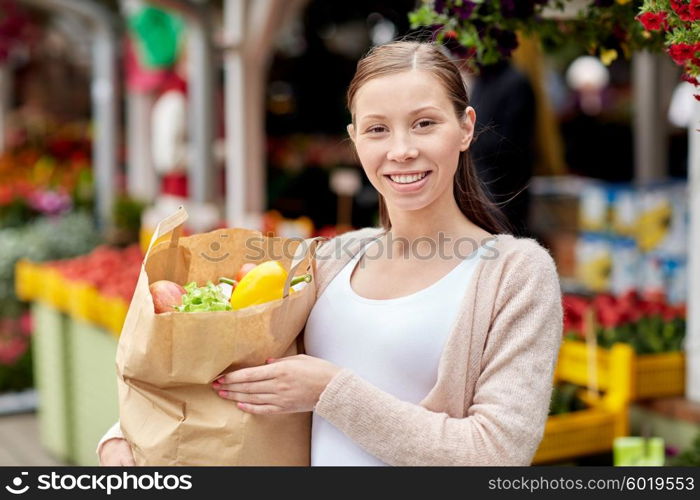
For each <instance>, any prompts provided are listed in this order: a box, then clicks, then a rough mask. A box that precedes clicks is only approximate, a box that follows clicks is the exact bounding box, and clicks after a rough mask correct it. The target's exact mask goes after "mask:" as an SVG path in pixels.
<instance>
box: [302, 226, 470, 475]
mask: <svg viewBox="0 0 700 500" xmlns="http://www.w3.org/2000/svg"><path fill="white" fill-rule="evenodd" d="M375 242H376V240H373V241H371V242H369V243H368V244H367V245H365V247H364V248H363V250H362V251H360V252H358V254H357V255H355V256H354V257H353V258H352V259H351V260H350V262H349V263H348V264H347V265H345V266H344V267H343V269H341V271H340V272H339V273H338V274H337V275H336V276H335V278H333V280H332V281H331V282H330V283H329V284H328V287H327V288H326V289H325V290H324V292H323V294H321V296H320V297H319V298H318V300H317V301H316V304H315V305H314V307H313V309H312V310H311V313H310V315H309V318H308V321H307V323H306V330H305V333H304V342H305V348H306V353H307V354H308V355H310V356H316V357H319V358H322V359H326V360H328V361H330V362H332V363H334V364H336V365H338V366H340V367H343V368H349V369H350V370H352V371H353V372H354V373H355V374H357V375H358V376H360V377H362V378H363V379H365V380H367V381H368V382H369V383H371V384H373V385H374V386H376V387H377V388H379V389H381V390H383V391H385V392H387V393H389V394H392V395H393V396H395V397H397V398H398V399H400V400H402V401H407V402H410V403H414V404H418V403H419V402H420V401H422V400H423V399H424V398H425V397H426V396H427V395H428V393H429V392H430V390H431V389H432V388H433V386H434V385H435V384H436V383H437V373H438V363H439V360H440V355H441V353H442V350H443V346H444V344H445V342H446V341H447V338H448V336H449V334H450V332H451V331H452V327H453V324H454V322H455V321H456V320H457V312H458V311H459V305H460V303H461V301H462V300H463V298H464V295H465V294H466V292H467V288H468V286H469V283H470V282H471V276H472V273H473V271H474V268H475V267H476V264H477V263H478V262H479V257H480V256H481V254H482V253H483V252H482V250H483V248H484V247H483V246H482V247H480V248H479V250H478V251H477V252H475V253H474V254H472V255H471V256H470V257H468V258H465V259H464V260H463V261H462V262H460V263H459V264H458V265H457V266H456V267H454V268H453V269H452V270H451V271H450V272H449V273H448V274H446V275H445V276H443V277H442V278H440V279H439V280H438V281H437V282H435V283H433V284H432V285H430V286H428V287H427V288H424V289H422V290H419V291H418V292H415V293H412V294H410V295H406V296H403V297H398V298H395V299H386V300H378V299H368V298H365V297H362V296H360V295H358V294H357V293H355V291H354V290H353V288H352V287H351V285H350V276H351V274H352V272H353V270H354V269H355V266H356V264H357V262H358V261H359V259H360V258H361V257H362V255H363V253H364V252H365V251H367V249H368V248H369V247H370V246H371V245H373V244H375ZM377 279H382V277H381V276H377ZM311 465H312V466H318V465H362V466H369V465H385V464H384V463H383V462H381V461H380V460H379V459H377V458H375V457H374V456H372V455H370V454H369V453H367V452H366V451H364V450H363V449H362V448H360V446H358V445H357V444H355V443H354V442H353V441H352V440H351V439H350V438H348V437H347V436H346V435H345V434H343V433H342V432H340V431H339V430H338V429H336V428H335V427H333V426H332V425H331V424H330V423H328V422H327V421H326V420H324V419H323V418H321V417H319V416H318V415H316V414H315V413H314V415H313V424H312V429H311Z"/></svg>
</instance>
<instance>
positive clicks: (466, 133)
mask: <svg viewBox="0 0 700 500" xmlns="http://www.w3.org/2000/svg"><path fill="white" fill-rule="evenodd" d="M475 125H476V111H474V108H472V107H471V106H468V107H467V109H465V110H464V119H463V120H462V122H461V123H460V127H461V129H462V140H461V141H460V145H459V150H460V151H466V150H467V149H469V145H470V144H471V143H472V139H473V138H474V127H475Z"/></svg>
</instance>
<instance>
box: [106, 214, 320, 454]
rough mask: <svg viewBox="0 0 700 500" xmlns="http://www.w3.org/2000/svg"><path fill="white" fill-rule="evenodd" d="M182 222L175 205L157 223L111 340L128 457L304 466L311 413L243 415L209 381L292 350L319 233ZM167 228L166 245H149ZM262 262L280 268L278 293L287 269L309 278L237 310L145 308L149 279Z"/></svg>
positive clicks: (212, 274) (186, 278)
mask: <svg viewBox="0 0 700 500" xmlns="http://www.w3.org/2000/svg"><path fill="white" fill-rule="evenodd" d="M186 219H187V214H186V212H185V210H184V209H183V208H182V207H181V208H180V209H179V210H178V212H177V213H175V214H173V215H172V216H170V217H168V218H166V219H165V220H163V221H162V222H161V223H160V224H158V227H157V228H156V232H155V234H154V235H153V239H152V240H151V245H150V246H149V250H148V251H147V252H146V256H145V258H144V263H143V266H142V268H141V274H140V276H139V280H138V283H137V285H136V291H135V293H134V296H133V298H132V301H131V305H130V307H129V312H128V314H127V317H126V321H125V323H124V327H123V329H122V332H121V337H120V339H119V346H118V350H117V374H118V388H119V403H120V409H119V414H120V422H121V427H122V430H123V432H124V435H125V437H126V439H127V440H128V441H129V443H130V444H131V446H132V449H133V452H134V458H135V460H136V463H137V465H308V464H309V452H310V425H311V421H310V417H311V414H310V413H292V414H284V415H251V414H248V413H244V412H242V411H240V410H239V409H238V408H237V407H236V405H235V403H233V402H232V401H229V400H224V399H222V398H220V397H219V396H217V395H216V394H215V392H214V390H213V389H212V387H211V383H212V382H213V381H214V380H215V379H216V378H218V376H219V375H221V374H222V373H224V372H227V371H230V370H234V369H238V368H242V367H248V366H257V365H261V364H263V363H264V362H265V360H266V359H267V358H269V357H281V356H285V355H292V354H296V353H297V352H298V351H297V345H296V342H295V341H296V340H297V336H298V335H299V333H300V332H301V330H302V329H303V327H304V325H305V323H306V319H307V317H308V315H309V312H310V310H311V307H312V306H313V303H314V300H315V295H316V294H315V288H316V276H315V266H314V261H313V249H314V248H315V245H316V243H317V242H318V240H319V238H313V239H308V240H304V241H299V240H292V239H284V238H267V237H263V236H262V235H261V233H259V232H257V231H252V230H247V229H222V230H217V231H212V232H210V233H206V234H198V235H194V236H189V237H184V238H180V234H181V229H182V223H183V222H185V220H186ZM169 232H172V236H171V238H170V241H169V242H167V241H166V242H163V243H160V244H158V245H155V246H154V245H153V242H154V241H155V240H156V239H158V238H159V237H161V236H162V235H165V234H167V233H169ZM291 256H293V258H292V257H291ZM269 259H274V260H279V261H280V262H281V263H282V265H283V266H284V267H285V269H287V270H289V277H288V279H287V283H286V284H285V292H287V293H288V291H289V284H290V281H291V278H292V277H293V276H294V275H295V274H303V273H305V272H311V273H312V281H311V283H308V284H307V285H306V287H305V288H303V289H302V290H300V291H298V292H296V293H291V294H289V295H287V293H285V294H284V297H285V298H282V299H280V300H275V301H272V302H268V303H266V304H260V305H257V306H251V307H248V308H244V309H241V310H238V311H216V312H186V313H185V312H183V313H181V312H172V313H163V314H155V313H154V309H153V299H152V296H151V294H150V292H149V289H148V287H149V284H150V283H153V282H154V281H157V280H161V279H167V280H170V281H174V282H176V283H179V284H180V285H184V284H186V283H188V282H190V281H196V282H197V285H198V286H202V285H204V284H206V282H207V281H208V280H211V281H212V282H214V283H217V282H218V278H219V277H220V276H227V277H230V278H233V276H234V273H235V272H236V271H237V270H238V269H239V268H240V266H241V265H242V264H243V263H244V262H262V261H265V260H269ZM297 270H299V271H300V272H299V273H297Z"/></svg>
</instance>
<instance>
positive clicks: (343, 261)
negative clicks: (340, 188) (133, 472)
mask: <svg viewBox="0 0 700 500" xmlns="http://www.w3.org/2000/svg"><path fill="white" fill-rule="evenodd" d="M348 107H349V109H350V112H351V115H352V123H351V124H350V125H348V134H349V136H350V138H351V139H352V141H353V143H354V145H355V148H356V150H357V154H358V156H359V159H360V162H361V163H362V167H363V169H364V171H365V174H366V175H367V176H368V178H369V180H370V181H371V182H372V184H373V186H374V187H375V188H376V189H377V191H378V192H379V193H380V216H381V222H382V226H383V227H382V228H365V229H361V230H359V231H354V232H351V233H346V234H344V235H342V236H340V237H338V238H335V239H333V240H331V241H330V242H327V243H325V244H324V245H322V246H321V247H320V248H319V250H318V252H317V285H318V286H317V293H318V295H317V302H316V304H315V305H314V308H313V309H312V311H311V314H310V316H309V319H308V321H307V324H306V327H305V333H304V340H305V346H306V352H307V354H306V355H298V356H292V357H289V358H283V359H277V360H268V363H267V364H265V365H263V366H260V367H252V368H245V369H241V370H237V371H234V372H231V373H228V374H225V375H223V376H222V377H221V378H220V379H218V380H217V381H215V382H214V383H213V390H215V391H217V393H218V394H219V396H221V397H222V398H226V399H229V400H231V401H232V404H236V405H237V406H238V408H240V409H241V410H242V411H246V412H250V413H253V414H275V413H284V412H306V411H313V412H314V416H313V424H312V440H311V460H312V465H383V464H389V465H529V464H530V462H531V460H532V457H533V455H534V453H535V451H536V449H537V446H538V444H539V442H540V440H541V437H542V433H543V430H544V423H545V420H546V417H547V412H548V408H549V398H550V393H551V387H552V374H553V369H554V363H555V360H556V355H557V352H558V348H559V344H560V340H561V330H562V310H561V295H560V289H559V283H558V277H557V272H556V268H555V265H554V263H553V261H552V259H551V257H550V256H549V254H548V253H547V252H546V250H544V249H543V248H542V247H540V246H539V245H538V244H537V243H536V242H535V241H534V240H531V239H518V238H514V237H513V236H510V235H508V234H505V229H504V226H503V224H502V223H501V222H500V220H501V219H500V216H499V212H498V210H497V209H496V208H495V207H494V206H493V205H492V204H491V203H490V202H489V201H488V198H487V197H486V196H485V194H484V192H483V190H482V188H481V187H480V183H479V181H478V180H477V178H476V177H475V173H474V168H473V165H472V163H471V161H470V158H469V153H468V150H469V146H470V143H471V140H472V137H473V133H474V123H475V112H474V110H473V109H472V108H471V107H469V102H468V97H467V91H466V88H465V86H464V83H463V80H462V78H461V76H460V73H459V70H458V69H457V67H456V66H455V65H454V64H453V63H452V62H451V61H450V60H449V59H448V58H447V57H445V56H444V55H443V53H442V52H440V50H439V49H438V48H437V47H436V46H434V45H432V44H425V43H418V42H395V43H391V44H388V45H384V46H380V47H377V48H375V49H374V50H373V51H372V52H370V54H368V55H367V56H366V57H365V58H364V59H362V60H361V61H360V62H359V63H358V67H357V72H356V74H355V77H354V79H353V81H352V82H351V84H350V88H349V90H348ZM467 249H468V250H467ZM119 436H120V434H119V429H118V425H117V426H115V427H114V428H113V429H112V430H110V432H108V434H107V435H106V436H105V437H104V438H103V440H102V442H101V444H103V446H102V447H101V449H100V448H98V452H99V453H100V459H101V463H103V464H105V465H119V464H124V465H126V464H130V463H133V459H132V458H131V452H130V449H129V446H128V444H127V443H126V442H125V441H124V440H123V439H120V438H119Z"/></svg>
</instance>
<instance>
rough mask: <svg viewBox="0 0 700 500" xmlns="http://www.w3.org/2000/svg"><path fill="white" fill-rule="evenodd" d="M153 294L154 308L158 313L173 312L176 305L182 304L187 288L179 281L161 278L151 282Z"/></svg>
mask: <svg viewBox="0 0 700 500" xmlns="http://www.w3.org/2000/svg"><path fill="white" fill-rule="evenodd" d="M148 289H149V290H150V291H151V295H152V296H153V308H154V309H155V311H156V314H160V313H164V312H173V311H174V310H175V306H180V305H182V296H183V295H185V289H184V288H182V287H181V286H180V285H178V284H177V283H173V282H172V281H168V280H160V281H155V282H153V283H151V286H149V287H148Z"/></svg>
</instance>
